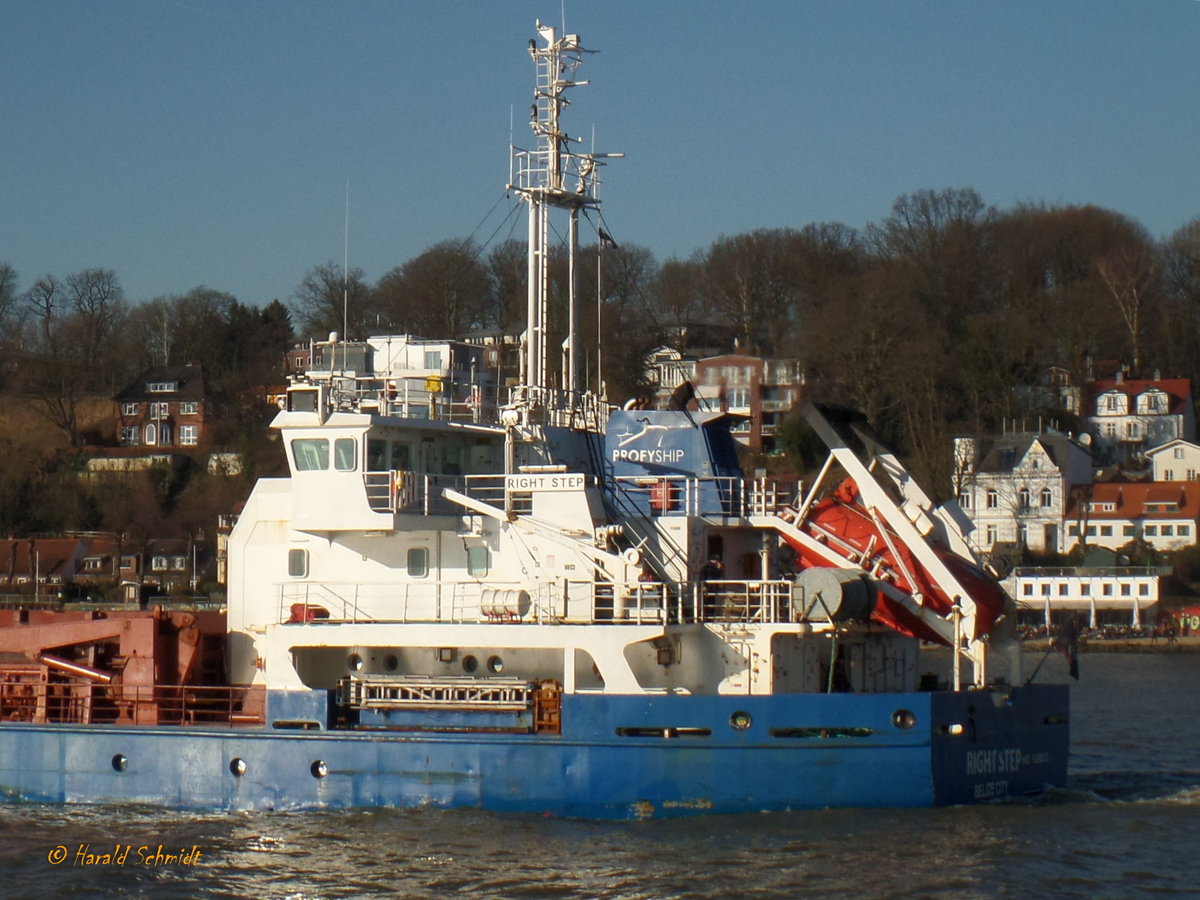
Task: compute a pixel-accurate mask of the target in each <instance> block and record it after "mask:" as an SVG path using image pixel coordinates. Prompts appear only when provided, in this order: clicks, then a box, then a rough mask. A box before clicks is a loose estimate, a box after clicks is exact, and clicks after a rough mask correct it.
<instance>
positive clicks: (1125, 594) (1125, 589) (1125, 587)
mask: <svg viewBox="0 0 1200 900" xmlns="http://www.w3.org/2000/svg"><path fill="white" fill-rule="evenodd" d="M1132 593H1133V590H1132V588H1131V587H1130V586H1129V585H1128V584H1123V585H1121V596H1122V597H1128V596H1129V595H1130V594H1132Z"/></svg>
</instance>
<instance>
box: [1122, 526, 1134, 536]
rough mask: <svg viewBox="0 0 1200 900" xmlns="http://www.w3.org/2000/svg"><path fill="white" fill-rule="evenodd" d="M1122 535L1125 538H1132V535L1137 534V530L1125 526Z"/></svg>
mask: <svg viewBox="0 0 1200 900" xmlns="http://www.w3.org/2000/svg"><path fill="white" fill-rule="evenodd" d="M1122 533H1123V534H1124V536H1125V537H1133V536H1134V535H1136V534H1137V529H1136V528H1134V527H1133V526H1132V525H1126V526H1125V527H1124V529H1123V532H1122Z"/></svg>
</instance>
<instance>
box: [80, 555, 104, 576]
mask: <svg viewBox="0 0 1200 900" xmlns="http://www.w3.org/2000/svg"><path fill="white" fill-rule="evenodd" d="M103 568H104V557H102V556H89V557H88V558H87V559H85V560H84V561H83V570H84V571H85V572H99V571H100V570H101V569H103Z"/></svg>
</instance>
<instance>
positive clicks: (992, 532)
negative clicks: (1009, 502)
mask: <svg viewBox="0 0 1200 900" xmlns="http://www.w3.org/2000/svg"><path fill="white" fill-rule="evenodd" d="M998 536H999V535H998V533H997V531H996V526H995V525H989V526H988V527H987V542H988V546H989V547H990V546H991V545H992V544H994V543H996V538H997V537H998Z"/></svg>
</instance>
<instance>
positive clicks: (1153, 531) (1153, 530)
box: [1142, 525, 1158, 537]
mask: <svg viewBox="0 0 1200 900" xmlns="http://www.w3.org/2000/svg"><path fill="white" fill-rule="evenodd" d="M1142 533H1143V534H1144V535H1145V536H1146V537H1158V526H1157V525H1147V526H1146V527H1145V528H1144V529H1143V530H1142Z"/></svg>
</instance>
